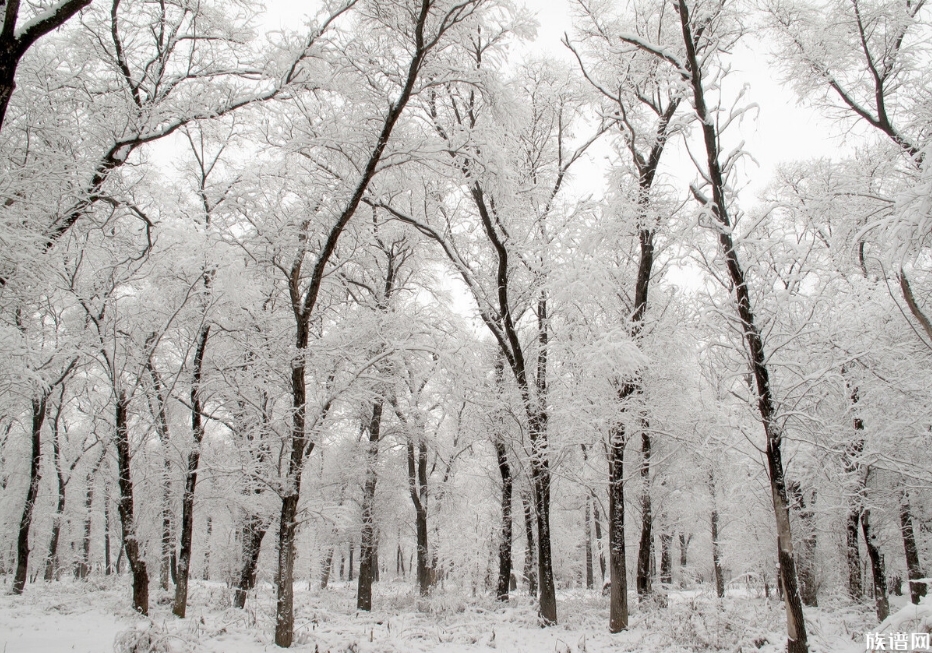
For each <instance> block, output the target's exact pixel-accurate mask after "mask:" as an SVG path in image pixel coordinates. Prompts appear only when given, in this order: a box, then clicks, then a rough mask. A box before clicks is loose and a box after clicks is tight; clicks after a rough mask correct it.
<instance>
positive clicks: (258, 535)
mask: <svg viewBox="0 0 932 653" xmlns="http://www.w3.org/2000/svg"><path fill="white" fill-rule="evenodd" d="M268 527H269V525H268V522H267V521H266V520H265V519H262V518H261V517H259V516H258V515H248V516H247V517H246V519H245V521H244V523H243V530H242V538H243V560H242V565H241V567H240V572H239V576H238V577H237V579H236V588H235V589H234V590H233V607H234V608H240V609H242V608H244V607H245V606H246V595H247V594H248V593H249V591H250V590H251V589H253V588H254V587H255V586H256V573H257V571H258V569H259V552H260V551H261V550H262V540H263V538H265V533H266V531H267V530H268Z"/></svg>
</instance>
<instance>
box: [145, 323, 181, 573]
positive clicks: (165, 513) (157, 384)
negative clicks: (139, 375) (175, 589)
mask: <svg viewBox="0 0 932 653" xmlns="http://www.w3.org/2000/svg"><path fill="white" fill-rule="evenodd" d="M156 339H157V334H156V333H154V332H153V333H151V334H149V336H148V337H147V338H146V350H147V351H148V352H149V358H148V360H147V361H146V370H148V372H149V378H150V379H152V389H153V392H154V397H152V398H150V402H149V407H150V409H151V411H152V414H153V416H154V417H155V429H156V432H157V433H158V435H159V442H160V443H161V444H162V555H161V558H160V565H159V585H160V586H161V588H162V589H163V590H165V591H168V588H169V581H170V580H171V576H172V573H171V566H172V559H173V558H174V546H173V543H174V537H173V534H172V513H171V460H170V459H169V456H168V447H169V430H168V413H167V411H166V407H165V390H164V387H163V385H162V378H161V377H160V376H159V373H158V370H156V369H155V361H154V360H153V356H154V354H155V351H154V345H155V343H156V341H157V340H156ZM152 399H154V400H155V405H152Z"/></svg>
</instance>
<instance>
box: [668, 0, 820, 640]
mask: <svg viewBox="0 0 932 653" xmlns="http://www.w3.org/2000/svg"><path fill="white" fill-rule="evenodd" d="M678 9H679V11H678V14H679V21H680V27H681V29H682V33H683V44H684V46H685V50H686V66H687V69H688V79H687V81H688V82H689V83H691V85H692V91H693V93H692V95H693V106H694V109H695V112H696V116H697V117H698V119H699V124H700V126H701V129H702V136H703V141H704V143H705V150H706V161H707V166H708V167H707V171H708V177H707V179H708V180H709V182H710V185H711V187H712V200H711V202H706V204H705V208H706V209H709V210H711V213H712V216H713V217H714V219H715V220H716V221H717V222H718V223H719V225H720V228H719V229H716V231H717V234H718V241H719V246H720V248H721V252H722V255H723V257H724V262H725V267H726V268H727V271H728V276H729V279H730V280H731V283H732V286H733V288H734V292H735V300H736V303H737V311H738V317H739V318H740V320H741V326H742V330H743V331H744V339H745V343H746V345H747V353H748V357H749V360H750V363H751V368H752V369H751V371H752V373H753V374H754V379H755V381H756V390H757V400H758V401H757V407H758V411H759V413H760V417H761V423H762V424H763V426H764V433H765V436H766V438H767V446H766V459H767V469H768V472H769V476H770V490H771V495H772V500H773V510H774V517H775V521H776V526H777V546H778V549H779V564H780V583H781V585H782V587H783V596H784V603H785V606H786V629H787V653H808V651H809V643H808V637H807V635H806V622H805V619H804V618H803V609H802V601H801V599H800V596H799V583H798V578H797V575H796V562H795V560H794V558H793V536H792V530H791V528H790V513H789V501H788V500H787V493H786V479H785V478H784V475H783V452H782V444H783V434H782V433H781V431H780V428H779V426H778V424H777V421H776V409H775V402H774V399H773V394H772V389H771V387H770V371H769V369H768V367H767V356H766V354H765V352H764V343H763V339H762V337H761V334H760V330H759V329H758V327H757V322H756V320H755V317H754V312H753V310H752V306H751V295H750V291H749V289H748V285H747V281H746V279H745V276H744V270H743V269H742V268H741V264H740V262H739V261H738V253H737V251H736V249H735V245H734V240H733V238H732V227H733V225H732V222H731V219H730V218H729V215H728V203H727V201H726V191H725V176H724V174H723V172H722V166H721V163H720V161H719V134H718V130H717V124H718V123H717V122H716V121H715V119H714V117H713V116H711V115H710V114H709V111H708V110H707V108H706V102H705V89H704V87H703V82H702V66H701V64H700V63H699V57H698V56H697V54H696V44H695V41H694V39H693V31H692V30H693V26H692V22H691V18H690V15H689V8H688V7H687V5H686V0H678ZM697 196H698V195H697Z"/></svg>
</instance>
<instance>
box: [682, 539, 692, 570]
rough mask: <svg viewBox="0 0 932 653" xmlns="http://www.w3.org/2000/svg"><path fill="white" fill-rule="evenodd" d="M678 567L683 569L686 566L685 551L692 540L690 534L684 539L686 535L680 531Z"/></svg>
mask: <svg viewBox="0 0 932 653" xmlns="http://www.w3.org/2000/svg"><path fill="white" fill-rule="evenodd" d="M679 535H680V538H679V539H680V567H685V566H686V564H687V559H686V550H687V549H688V548H689V543H690V542H691V541H692V539H693V535H692V533H690V534H689V537H686V533H683V532H682V531H680V534H679Z"/></svg>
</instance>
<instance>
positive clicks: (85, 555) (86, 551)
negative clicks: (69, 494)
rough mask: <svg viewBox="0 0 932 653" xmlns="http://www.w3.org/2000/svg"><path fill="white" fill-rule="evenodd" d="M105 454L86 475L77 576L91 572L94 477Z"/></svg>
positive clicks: (83, 576) (81, 577) (84, 576)
mask: <svg viewBox="0 0 932 653" xmlns="http://www.w3.org/2000/svg"><path fill="white" fill-rule="evenodd" d="M101 460H103V455H101V457H100V459H98V461H97V465H95V466H94V469H93V470H91V471H90V472H89V473H88V474H87V476H86V477H85V483H86V486H85V487H86V489H85V491H84V541H83V543H82V546H81V561H80V562H79V563H78V564H77V565H76V566H75V570H74V571H75V573H74V575H75V578H79V579H82V580H83V579H85V578H87V575H88V573H90V570H91V567H90V563H91V517H92V513H91V508H92V507H93V504H94V479H95V476H96V472H97V468H98V467H99V465H100V461H101Z"/></svg>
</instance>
